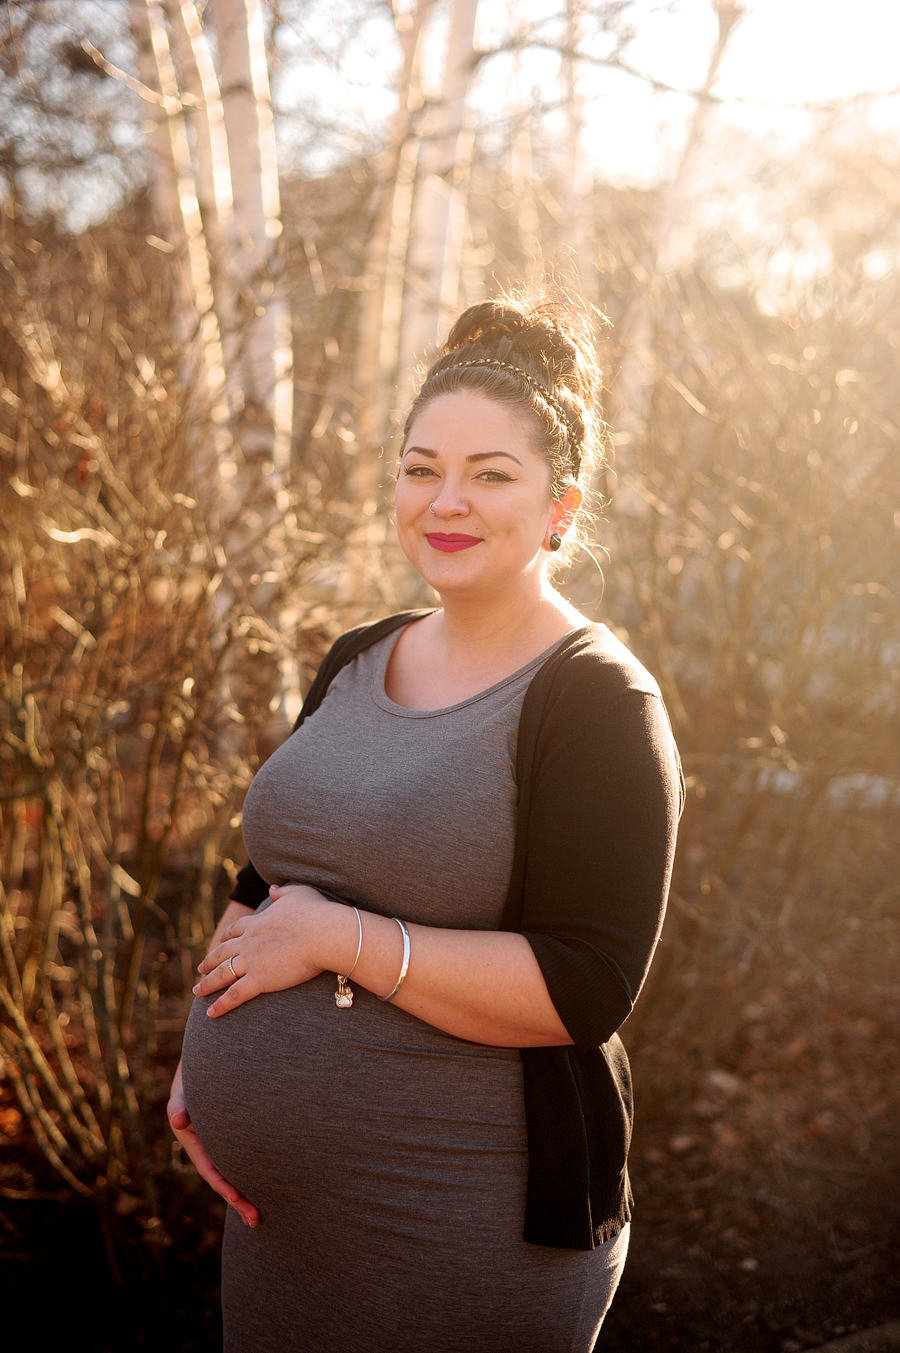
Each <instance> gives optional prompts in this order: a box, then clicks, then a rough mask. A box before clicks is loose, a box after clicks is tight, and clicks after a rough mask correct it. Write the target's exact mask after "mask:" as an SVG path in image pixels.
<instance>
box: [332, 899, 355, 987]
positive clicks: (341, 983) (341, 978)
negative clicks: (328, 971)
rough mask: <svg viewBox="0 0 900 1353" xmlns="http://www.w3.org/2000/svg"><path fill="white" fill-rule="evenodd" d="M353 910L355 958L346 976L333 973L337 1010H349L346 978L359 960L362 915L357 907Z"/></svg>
mask: <svg viewBox="0 0 900 1353" xmlns="http://www.w3.org/2000/svg"><path fill="white" fill-rule="evenodd" d="M353 910H354V911H355V912H356V924H357V925H358V926H359V944H358V945H357V946H356V958H355V959H354V960H353V967H352V968H351V969H350V972H348V973H347V976H346V977H344V976H342V974H341V973H336V974H335V975H336V977H337V990H336V991H335V993H334V1003H335V1005H336V1006H337V1008H338V1010H349V1009H350V1007H351V1006H352V1004H353V988H352V987H351V985H350V982H349V980H348V979H349V978H350V976H351V975H352V973H353V972H354V971H355V969H356V965H357V963H358V962H359V956H360V954H361V953H362V917H361V916H360V914H359V908H358V907H354V908H353Z"/></svg>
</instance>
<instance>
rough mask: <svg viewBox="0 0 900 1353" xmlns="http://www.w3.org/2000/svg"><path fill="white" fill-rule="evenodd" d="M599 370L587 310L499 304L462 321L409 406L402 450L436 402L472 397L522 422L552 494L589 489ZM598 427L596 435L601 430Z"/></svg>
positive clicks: (542, 303)
mask: <svg viewBox="0 0 900 1353" xmlns="http://www.w3.org/2000/svg"><path fill="white" fill-rule="evenodd" d="M599 388H600V370H599V368H598V366H597V360H596V357H595V356H594V342H593V336H592V333H591V325H590V321H589V319H588V316H587V313H586V311H585V308H584V307H583V306H581V305H579V304H578V303H577V302H575V301H573V300H571V299H570V298H568V297H563V298H557V297H550V296H540V297H537V298H536V299H533V300H527V299H524V298H520V297H518V296H503V297H501V298H500V299H499V300H493V301H481V302H479V304H477V305H472V306H469V308H468V310H464V311H463V313H462V314H461V315H460V316H459V318H458V319H457V321H456V323H455V324H454V325H453V328H452V329H451V330H450V335H449V337H448V339H447V342H446V343H445V344H444V346H443V348H442V349H441V352H440V355H439V356H438V357H437V359H436V360H435V361H434V362H433V363H432V365H431V367H430V368H429V369H428V372H427V374H426V376H425V379H424V381H423V382H422V385H421V387H420V389H419V393H418V394H417V395H416V398H415V399H414V401H413V404H412V407H411V409H410V411H409V414H408V416H407V419H406V424H405V426H404V429H403V437H404V442H405V440H406V438H407V437H408V436H409V432H410V429H411V427H412V425H413V423H414V422H415V420H416V418H417V417H418V416H419V414H420V413H421V412H422V410H423V409H424V408H425V407H426V406H427V405H428V404H430V403H431V402H432V400H434V399H437V398H439V397H440V396H441V395H448V394H456V393H458V392H459V391H461V390H471V391H473V392H474V393H477V394H483V395H485V396H487V398H488V399H493V400H496V401H497V402H498V403H500V404H506V405H508V406H509V407H510V408H511V409H513V410H515V411H516V412H518V413H519V414H520V415H521V416H522V420H523V423H524V424H525V426H526V428H527V429H528V432H529V434H530V435H531V439H532V444H533V446H534V449H535V451H537V453H538V454H539V455H541V456H543V458H544V460H546V461H547V464H548V465H549V467H550V491H551V494H552V495H553V497H554V498H561V497H562V495H563V494H564V493H565V491H566V489H567V487H568V486H569V485H570V484H573V483H576V482H581V483H582V484H583V487H585V488H586V487H587V484H588V482H589V480H590V476H591V472H592V471H593V469H594V468H595V466H596V465H597V463H598V462H599V461H600V460H601V459H602V452H601V447H600V436H599V435H598V434H599V430H600V429H602V427H603V423H602V419H599V418H598V417H597V415H596V414H595V411H594V409H595V402H596V400H597V398H598V395H599ZM598 423H599V428H598Z"/></svg>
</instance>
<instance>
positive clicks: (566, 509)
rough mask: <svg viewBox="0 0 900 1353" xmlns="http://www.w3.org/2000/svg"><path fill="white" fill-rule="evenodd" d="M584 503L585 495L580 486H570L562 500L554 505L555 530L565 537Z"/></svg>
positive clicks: (558, 500)
mask: <svg viewBox="0 0 900 1353" xmlns="http://www.w3.org/2000/svg"><path fill="white" fill-rule="evenodd" d="M583 502H584V493H583V491H582V489H581V486H580V485H579V484H570V485H569V487H568V488H567V489H566V491H565V493H564V494H563V496H562V497H561V498H557V499H556V501H555V502H554V504H553V529H554V531H557V532H558V533H559V534H560V535H565V533H566V531H568V529H569V527H570V526H571V525H572V522H573V521H574V520H575V517H576V515H577V512H578V509H579V508H580V507H581V504H582V503H583Z"/></svg>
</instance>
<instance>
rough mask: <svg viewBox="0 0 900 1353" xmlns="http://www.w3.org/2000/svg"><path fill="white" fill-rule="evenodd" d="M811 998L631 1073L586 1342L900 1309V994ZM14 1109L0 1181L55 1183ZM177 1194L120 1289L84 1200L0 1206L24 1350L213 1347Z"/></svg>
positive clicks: (697, 1348)
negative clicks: (609, 1284) (612, 1272)
mask: <svg viewBox="0 0 900 1353" xmlns="http://www.w3.org/2000/svg"><path fill="white" fill-rule="evenodd" d="M806 995H807V999H806V1001H805V1002H804V1005H803V1010H802V1014H803V1016H804V1019H803V1021H802V1022H801V1019H800V1013H801V1011H800V1009H799V1008H798V1000H799V997H798V996H797V994H796V993H795V992H792V989H791V988H790V987H789V986H784V987H778V988H773V989H772V990H771V991H769V992H766V993H763V995H762V996H761V997H760V1001H759V1003H758V1005H755V1006H753V1007H751V1008H749V1010H748V1012H747V1019H746V1022H745V1028H744V1032H743V1033H742V1035H741V1037H740V1039H739V1040H738V1041H737V1043H736V1044H735V1046H734V1047H733V1049H732V1050H731V1052H730V1054H729V1056H728V1057H727V1059H723V1064H721V1065H718V1066H715V1067H712V1068H707V1069H706V1071H704V1072H695V1073H693V1074H691V1075H690V1076H688V1075H687V1074H686V1073H685V1074H684V1075H683V1076H682V1077H681V1078H680V1080H679V1078H678V1077H677V1075H676V1074H675V1073H674V1071H671V1072H669V1073H668V1074H667V1075H666V1076H665V1077H663V1078H662V1080H661V1079H660V1071H659V1067H658V1066H657V1067H655V1068H653V1067H651V1065H650V1063H649V1061H648V1062H647V1064H646V1066H645V1067H644V1068H643V1070H644V1072H645V1073H646V1074H645V1081H646V1082H647V1083H649V1085H650V1087H651V1088H650V1089H646V1090H645V1092H644V1103H643V1105H639V1111H638V1124H637V1130H636V1136H635V1143H634V1150H633V1177H634V1188H635V1194H636V1209H635V1221H634V1224H633V1228H632V1240H631V1253H630V1256H629V1261H628V1265H627V1267H626V1270H625V1276H624V1278H623V1281H622V1286H621V1288H620V1290H619V1293H618V1295H617V1297H616V1300H615V1302H614V1304H613V1308H612V1310H611V1312H610V1314H609V1316H608V1318H607V1321H606V1324H605V1326H604V1329H603V1333H602V1335H601V1338H600V1341H599V1343H598V1353H599V1351H600V1350H603V1353H626V1350H627V1353H634V1351H635V1350H638V1351H640V1350H645V1349H646V1350H656V1349H684V1350H691V1353H706V1351H707V1350H708V1353H751V1350H752V1353H796V1351H797V1350H800V1349H803V1348H815V1347H818V1346H819V1345H821V1344H823V1343H826V1342H828V1341H829V1340H831V1339H833V1338H836V1337H838V1336H839V1335H841V1334H843V1333H845V1332H850V1331H854V1330H857V1329H863V1328H866V1327H868V1326H870V1325H877V1324H881V1323H883V1322H885V1321H888V1320H891V1319H895V1318H897V1317H898V1315H900V1265H898V1262H897V1260H898V1253H900V1132H898V1131H897V1121H898V1117H900V1075H898V1071H900V1041H898V1038H897V1030H898V1027H900V1020H898V1014H900V988H891V989H887V990H885V989H882V990H880V991H874V990H873V991H870V992H868V993H867V994H866V998H865V999H864V1000H863V999H862V998H861V997H853V996H851V995H850V994H847V993H845V994H843V995H842V996H841V997H840V998H838V996H837V995H834V994H832V995H830V996H827V997H826V996H822V997H821V999H817V1001H816V1002H815V1005H816V1008H815V1010H813V1009H811V1008H810V1005H809V1001H808V992H807V994H806ZM801 1028H802V1029H803V1032H802V1033H799V1032H797V1031H798V1029H801ZM642 1060H643V1059H642V1058H640V1057H637V1058H635V1063H636V1065H635V1073H636V1079H637V1082H638V1085H639V1086H640V1084H641V1076H642ZM664 1083H666V1084H669V1085H673V1084H674V1085H676V1087H677V1091H676V1093H674V1094H671V1095H669V1096H664V1095H663V1094H662V1093H661V1091H660V1090H659V1088H658V1087H659V1086H660V1085H661V1084H664ZM653 1084H656V1086H657V1089H656V1090H655V1091H652V1086H653ZM651 1092H652V1094H653V1095H655V1103H651V1102H649V1100H650V1098H651ZM10 1104H11V1100H10V1099H8V1098H6V1099H4V1100H3V1103H2V1105H0V1127H3V1126H4V1124H5V1127H6V1128H7V1129H10V1128H12V1129H13V1131H12V1132H9V1131H8V1132H7V1136H6V1142H7V1145H6V1146H5V1147H4V1148H3V1149H0V1185H3V1186H6V1187H7V1188H9V1187H13V1188H14V1187H27V1188H39V1189H42V1190H44V1189H49V1190H51V1191H53V1190H56V1182H55V1180H54V1176H53V1175H52V1173H51V1172H50V1171H49V1169H48V1168H47V1167H46V1165H45V1164H44V1163H43V1160H42V1158H41V1157H40V1156H38V1155H37V1154H36V1153H35V1151H34V1148H32V1147H30V1146H29V1144H28V1143H27V1141H25V1140H24V1138H23V1137H22V1136H21V1134H19V1133H17V1132H16V1131H15V1130H14V1128H15V1123H14V1115H10V1114H9V1112H8V1106H9V1105H10ZM4 1113H5V1114H6V1117H4ZM2 1140H3V1138H0V1141H2ZM182 1205H183V1207H184V1208H185V1211H186V1212H191V1213H192V1216H190V1217H188V1216H186V1217H185V1228H184V1233H183V1235H182V1236H181V1237H180V1238H179V1243H177V1244H175V1245H173V1246H172V1247H171V1248H170V1249H169V1250H168V1251H167V1252H166V1255H165V1257H164V1259H163V1260H162V1261H161V1265H162V1267H161V1269H159V1270H157V1271H156V1272H155V1273H154V1272H153V1270H152V1265H151V1266H150V1269H149V1270H148V1269H147V1267H146V1263H145V1261H144V1259H143V1256H142V1255H141V1253H140V1250H141V1247H140V1245H139V1244H138V1243H137V1239H136V1238H135V1239H134V1240H133V1242H132V1256H131V1258H129V1250H128V1243H127V1242H126V1244H125V1246H124V1250H123V1249H122V1247H121V1246H120V1252H119V1258H118V1263H119V1266H120V1269H121V1270H122V1277H123V1285H117V1284H116V1283H115V1282H114V1281H113V1279H112V1277H111V1276H110V1269H109V1265H108V1263H107V1257H106V1253H105V1250H104V1244H103V1241H102V1239H101V1233H100V1228H99V1226H98V1222H97V1216H96V1213H95V1212H94V1211H93V1209H91V1208H90V1207H89V1206H86V1205H85V1204H83V1203H81V1202H78V1201H71V1200H70V1199H67V1198H65V1195H60V1196H58V1197H57V1198H56V1200H53V1201H42V1202H28V1201H21V1200H14V1199H9V1198H0V1298H2V1300H3V1309H4V1312H5V1314H6V1323H7V1325H10V1324H13V1323H16V1322H15V1317H14V1314H13V1313H14V1312H16V1311H19V1312H21V1315H22V1319H23V1320H24V1322H25V1323H26V1326H27V1327H28V1328H29V1329H30V1330H31V1331H32V1337H31V1338H30V1340H29V1343H30V1345H31V1346H33V1347H36V1348H38V1349H40V1348H42V1347H46V1348H57V1347H65V1348H66V1350H67V1353H74V1351H75V1350H84V1351H85V1353H129V1351H130V1350H138V1349H141V1350H144V1349H146V1350H159V1353H213V1350H216V1349H217V1348H219V1347H220V1342H219V1316H218V1298H217V1290H216V1262H217V1252H216V1251H217V1235H216V1229H215V1228H216V1222H217V1220H218V1218H217V1215H216V1209H215V1207H213V1208H212V1209H211V1210H209V1211H208V1212H206V1213H205V1214H204V1217H202V1218H201V1216H200V1214H201V1213H202V1212H204V1208H203V1206H202V1204H201V1203H200V1199H199V1198H193V1199H190V1198H188V1199H186V1200H185V1201H184V1203H183V1204H182ZM123 1256H124V1257H123ZM142 1269H143V1271H142ZM42 1329H43V1330H45V1331H46V1337H42V1335H41V1331H42ZM273 1353H277V1350H273ZM348 1353H352V1348H349V1346H348ZM523 1353H540V1351H539V1350H523Z"/></svg>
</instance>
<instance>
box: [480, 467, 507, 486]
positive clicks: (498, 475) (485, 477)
mask: <svg viewBox="0 0 900 1353" xmlns="http://www.w3.org/2000/svg"><path fill="white" fill-rule="evenodd" d="M478 478H479V479H480V480H482V481H483V482H484V483H486V484H511V483H512V479H511V477H510V476H509V475H508V474H504V473H503V471H502V470H482V472H481V474H480V475H479V476H478Z"/></svg>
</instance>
